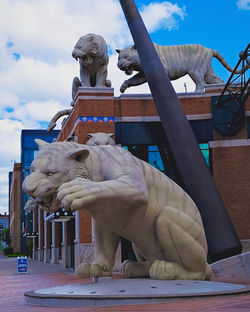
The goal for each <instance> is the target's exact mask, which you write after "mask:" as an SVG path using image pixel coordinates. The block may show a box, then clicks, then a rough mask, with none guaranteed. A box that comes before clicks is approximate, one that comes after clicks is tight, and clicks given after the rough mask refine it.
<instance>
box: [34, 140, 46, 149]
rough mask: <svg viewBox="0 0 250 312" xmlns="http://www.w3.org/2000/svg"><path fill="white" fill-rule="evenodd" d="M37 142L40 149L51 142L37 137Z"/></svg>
mask: <svg viewBox="0 0 250 312" xmlns="http://www.w3.org/2000/svg"><path fill="white" fill-rule="evenodd" d="M35 142H36V144H37V145H38V149H39V150H40V149H41V148H42V147H44V146H45V145H48V144H49V143H48V142H46V141H44V140H41V139H35Z"/></svg>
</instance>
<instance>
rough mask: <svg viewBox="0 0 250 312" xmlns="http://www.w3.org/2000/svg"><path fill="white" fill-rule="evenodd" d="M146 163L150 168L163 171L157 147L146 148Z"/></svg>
mask: <svg viewBox="0 0 250 312" xmlns="http://www.w3.org/2000/svg"><path fill="white" fill-rule="evenodd" d="M148 162H149V164H150V165H151V166H153V167H155V168H157V169H159V170H161V171H164V166H163V163H162V159H161V155H160V152H159V149H158V146H157V145H149V146H148Z"/></svg>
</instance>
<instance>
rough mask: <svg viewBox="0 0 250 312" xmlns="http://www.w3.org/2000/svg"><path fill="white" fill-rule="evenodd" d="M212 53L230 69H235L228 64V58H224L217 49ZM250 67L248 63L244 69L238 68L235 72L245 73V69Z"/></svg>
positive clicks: (231, 70)
mask: <svg viewBox="0 0 250 312" xmlns="http://www.w3.org/2000/svg"><path fill="white" fill-rule="evenodd" d="M212 53H213V56H214V57H215V58H217V60H218V61H219V62H220V63H221V64H222V65H223V66H224V67H225V68H226V69H227V70H228V71H230V72H231V73H232V72H233V71H234V70H233V68H232V67H230V66H229V65H228V63H227V62H226V60H225V59H224V58H223V56H222V55H221V54H220V53H219V52H218V51H216V50H212ZM249 68H250V65H249V63H248V64H247V66H246V67H245V68H244V69H240V70H237V71H236V72H235V74H244V72H245V71H247V70H248V69H249Z"/></svg>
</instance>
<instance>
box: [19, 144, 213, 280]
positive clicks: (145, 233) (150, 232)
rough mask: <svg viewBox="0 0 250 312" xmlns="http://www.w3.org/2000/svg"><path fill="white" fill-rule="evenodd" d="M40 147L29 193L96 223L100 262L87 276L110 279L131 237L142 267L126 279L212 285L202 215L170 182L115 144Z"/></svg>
mask: <svg viewBox="0 0 250 312" xmlns="http://www.w3.org/2000/svg"><path fill="white" fill-rule="evenodd" d="M36 142H37V144H38V145H39V153H38V154H37V156H36V158H35V159H34V161H33V163H32V165H31V173H30V175H29V176H27V177H26V178H25V180H24V182H23V190H24V192H26V193H28V194H29V195H30V196H31V197H32V198H39V199H40V205H41V207H44V208H46V209H48V208H49V209H50V211H55V210H57V209H58V208H59V205H62V206H63V207H64V209H67V210H72V211H76V210H79V209H83V208H85V209H87V210H88V211H89V213H90V215H91V216H92V217H93V219H94V230H95V247H94V248H95V250H94V260H93V262H92V263H81V264H80V265H79V267H78V269H77V271H78V274H79V275H80V276H83V277H90V276H92V277H101V276H109V275H111V274H112V268H113V265H114V259H115V253H116V249H117V246H118V243H119V239H120V237H124V238H126V239H128V240H130V241H131V242H132V244H133V249H134V252H135V255H136V257H137V260H138V261H137V262H136V261H134V262H133V261H125V262H124V263H123V264H122V272H123V274H124V277H125V278H132V277H151V278H152V279H164V280H168V279H198V280H204V279H209V278H210V275H211V270H210V267H209V265H208V264H207V261H206V259H207V242H206V238H205V233H204V229H203V224H202V220H201V216H200V213H199V211H198V209H197V207H196V205H195V204H194V202H193V201H192V199H191V198H190V197H189V196H188V195H187V194H186V193H185V192H184V191H183V190H182V189H181V188H180V187H179V186H178V185H177V184H175V183H174V182H173V181H172V180H170V179H169V178H168V177H167V176H165V175H164V174H163V173H161V172H160V171H159V170H157V169H155V168H154V167H152V166H150V165H149V164H148V163H146V162H144V161H142V160H140V159H138V158H136V157H134V156H133V155H132V154H131V153H129V152H128V151H127V150H125V149H123V148H121V147H118V146H115V145H104V146H101V145H99V146H88V145H82V144H78V143H75V142H54V143H51V144H50V143H47V142H44V141H42V140H36ZM80 226H81V225H80Z"/></svg>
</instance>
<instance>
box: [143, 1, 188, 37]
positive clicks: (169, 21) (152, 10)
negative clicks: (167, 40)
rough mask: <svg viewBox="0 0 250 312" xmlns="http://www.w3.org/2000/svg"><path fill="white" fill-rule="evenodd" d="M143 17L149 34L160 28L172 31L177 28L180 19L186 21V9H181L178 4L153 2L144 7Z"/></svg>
mask: <svg viewBox="0 0 250 312" xmlns="http://www.w3.org/2000/svg"><path fill="white" fill-rule="evenodd" d="M141 15H142V18H143V20H144V22H145V25H146V27H147V29H148V31H149V32H154V31H156V30H158V29H160V28H161V29H168V30H171V29H173V28H177V26H178V18H180V19H182V20H183V19H184V16H185V7H184V8H180V7H179V6H178V5H177V4H176V3H175V4H172V3H171V2H167V1H164V2H152V3H150V4H149V5H147V6H143V9H142V11H141Z"/></svg>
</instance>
